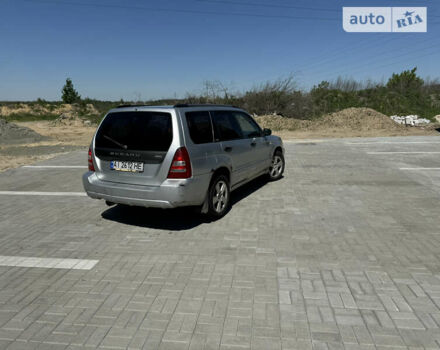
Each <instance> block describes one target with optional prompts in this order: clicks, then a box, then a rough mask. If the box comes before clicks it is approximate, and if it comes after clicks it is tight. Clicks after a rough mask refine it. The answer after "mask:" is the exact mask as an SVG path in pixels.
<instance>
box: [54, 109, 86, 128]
mask: <svg viewBox="0 0 440 350" xmlns="http://www.w3.org/2000/svg"><path fill="white" fill-rule="evenodd" d="M51 125H52V126H88V125H91V122H90V120H85V119H82V118H80V117H79V116H78V114H77V113H75V112H70V113H62V114H61V115H60V116H59V117H58V118H57V119H55V120H54V121H52V122H51Z"/></svg>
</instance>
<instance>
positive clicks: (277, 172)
mask: <svg viewBox="0 0 440 350" xmlns="http://www.w3.org/2000/svg"><path fill="white" fill-rule="evenodd" d="M284 167H285V162H284V156H283V152H281V151H276V152H275V153H274V155H273V157H272V165H271V166H270V168H269V173H268V176H269V180H270V181H276V180H279V179H280V178H281V177H282V176H283V173H284Z"/></svg>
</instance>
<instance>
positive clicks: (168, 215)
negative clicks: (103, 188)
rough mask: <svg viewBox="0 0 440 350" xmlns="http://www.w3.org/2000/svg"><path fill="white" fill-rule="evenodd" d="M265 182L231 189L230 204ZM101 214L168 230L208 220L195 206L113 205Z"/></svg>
mask: <svg viewBox="0 0 440 350" xmlns="http://www.w3.org/2000/svg"><path fill="white" fill-rule="evenodd" d="M267 182H268V181H267V178H266V177H265V176H262V177H259V178H257V179H255V180H252V181H250V182H249V183H247V184H246V185H244V186H242V187H240V188H238V189H237V190H235V191H233V192H232V197H231V204H232V206H234V204H236V203H238V202H239V201H241V200H242V199H244V198H246V197H247V196H249V195H251V194H252V193H254V192H255V191H258V190H259V189H260V188H261V187H263V186H264V185H266V184H267ZM226 215H228V214H226ZM101 216H102V218H103V219H105V220H109V221H115V222H118V223H121V224H125V225H131V226H138V227H146V228H153V229H161V230H169V231H182V230H189V229H192V228H194V227H197V226H199V225H201V224H203V223H209V222H210V220H209V219H208V218H207V216H206V215H202V214H200V213H198V212H197V210H196V208H193V207H187V208H176V209H158V208H143V207H130V206H127V205H115V206H112V207H110V208H108V209H107V210H105V211H104V212H102V214H101Z"/></svg>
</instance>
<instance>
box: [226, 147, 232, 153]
mask: <svg viewBox="0 0 440 350" xmlns="http://www.w3.org/2000/svg"><path fill="white" fill-rule="evenodd" d="M224 150H225V152H231V151H232V147H225V148H224Z"/></svg>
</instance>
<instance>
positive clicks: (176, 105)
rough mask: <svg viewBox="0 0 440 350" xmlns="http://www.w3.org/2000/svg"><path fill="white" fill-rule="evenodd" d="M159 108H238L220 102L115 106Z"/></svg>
mask: <svg viewBox="0 0 440 350" xmlns="http://www.w3.org/2000/svg"><path fill="white" fill-rule="evenodd" d="M136 107H139V108H145V107H148V108H160V109H162V108H163V109H170V108H196V107H200V108H206V107H225V108H239V107H236V106H231V105H221V104H188V103H178V104H175V105H162V106H155V105H120V106H117V107H116V108H136Z"/></svg>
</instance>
